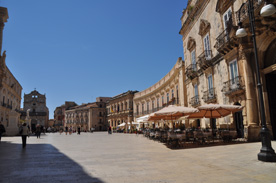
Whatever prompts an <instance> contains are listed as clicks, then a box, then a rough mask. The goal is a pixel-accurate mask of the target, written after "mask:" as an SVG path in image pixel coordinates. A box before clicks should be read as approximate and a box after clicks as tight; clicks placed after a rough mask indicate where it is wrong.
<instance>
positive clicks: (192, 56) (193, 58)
mask: <svg viewBox="0 0 276 183" xmlns="http://www.w3.org/2000/svg"><path fill="white" fill-rule="evenodd" d="M191 62H192V64H193V65H192V67H193V71H196V70H197V69H196V56H195V50H193V51H192V52H191Z"/></svg>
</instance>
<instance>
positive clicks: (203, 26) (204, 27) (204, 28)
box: [198, 19, 211, 36]
mask: <svg viewBox="0 0 276 183" xmlns="http://www.w3.org/2000/svg"><path fill="white" fill-rule="evenodd" d="M210 28H211V25H210V23H209V22H208V21H207V20H204V19H201V20H200V25H199V32H198V34H199V35H201V36H204V35H205V34H206V33H207V32H208V31H209V30H210Z"/></svg>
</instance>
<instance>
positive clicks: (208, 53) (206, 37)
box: [203, 34, 211, 59]
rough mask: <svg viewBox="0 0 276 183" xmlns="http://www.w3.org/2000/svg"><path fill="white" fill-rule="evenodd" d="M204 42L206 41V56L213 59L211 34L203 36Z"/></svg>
mask: <svg viewBox="0 0 276 183" xmlns="http://www.w3.org/2000/svg"><path fill="white" fill-rule="evenodd" d="M203 42H204V52H205V58H206V59H211V48H210V38H209V34H206V36H205V37H204V38H203Z"/></svg>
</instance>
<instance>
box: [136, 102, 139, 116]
mask: <svg viewBox="0 0 276 183" xmlns="http://www.w3.org/2000/svg"><path fill="white" fill-rule="evenodd" d="M136 113H137V114H139V105H138V104H137V105H136Z"/></svg>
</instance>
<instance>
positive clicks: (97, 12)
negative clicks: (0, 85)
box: [0, 0, 187, 118]
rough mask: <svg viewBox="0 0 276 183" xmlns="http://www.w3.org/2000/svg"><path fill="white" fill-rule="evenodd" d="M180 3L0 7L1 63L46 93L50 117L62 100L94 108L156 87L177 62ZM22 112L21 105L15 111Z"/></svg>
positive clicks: (28, 87)
mask: <svg viewBox="0 0 276 183" xmlns="http://www.w3.org/2000/svg"><path fill="white" fill-rule="evenodd" d="M186 5H187V0H170V1H169V0H116V1H115V0H47V1H46V0H0V6H4V7H7V8H8V12H9V19H8V22H7V23H6V24H5V28H4V33H3V48H2V50H6V51H7V58H6V64H7V66H8V67H9V69H10V70H11V72H12V73H13V74H14V76H15V77H16V79H17V80H18V81H19V82H20V84H21V85H22V87H23V92H22V103H23V97H24V93H30V92H31V91H32V90H34V88H36V89H37V91H39V92H40V93H42V94H44V93H45V94H46V98H47V106H48V108H49V112H50V115H49V117H50V118H53V112H54V110H55V108H56V107H57V106H60V105H62V104H64V102H65V101H75V102H76V103H78V104H81V103H87V102H94V101H95V100H96V97H99V96H104V97H112V96H115V95H117V94H120V93H122V92H126V91H128V90H138V91H142V90H144V89H146V88H148V87H150V86H151V85H153V84H155V83H156V82H158V81H159V80H160V79H161V78H162V77H164V76H165V75H166V74H167V73H168V72H169V71H170V70H171V68H172V67H173V66H174V64H175V63H176V61H177V58H178V57H182V58H183V46H182V37H181V35H179V34H178V32H179V30H180V28H181V21H180V18H181V15H182V10H183V9H184V8H185V7H186ZM21 107H23V106H21Z"/></svg>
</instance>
